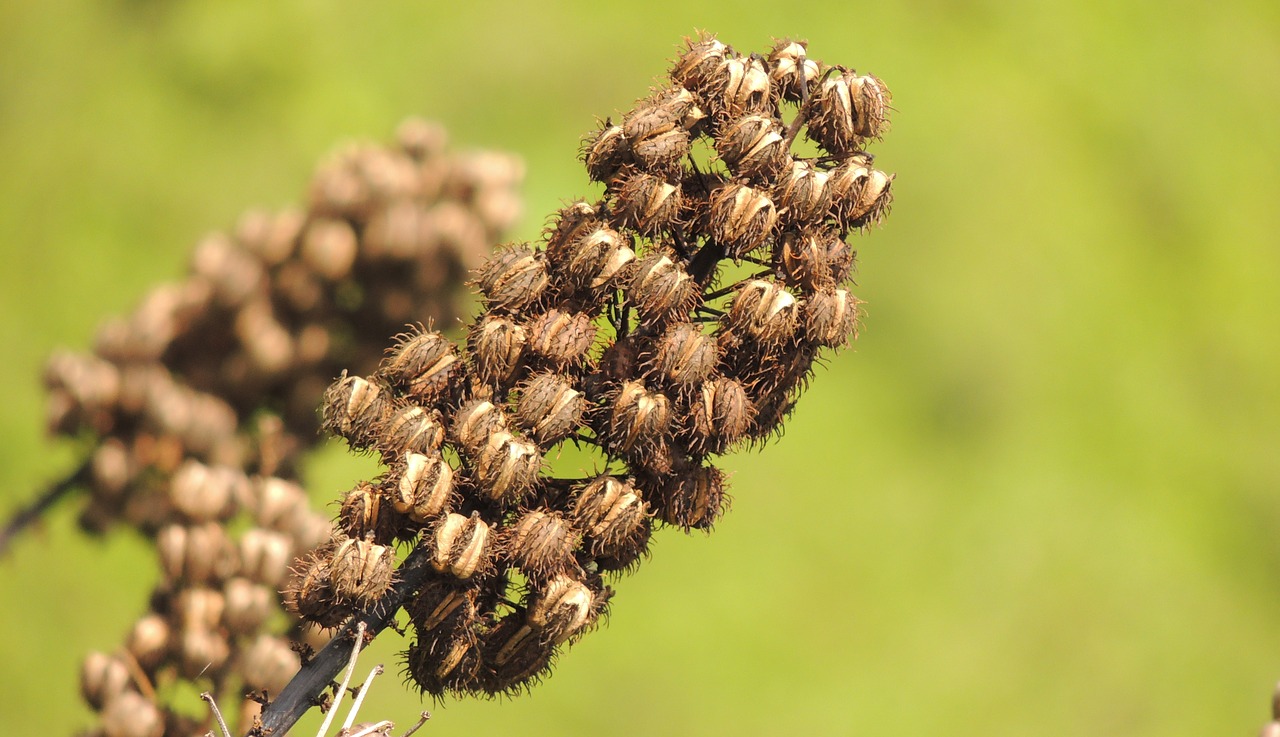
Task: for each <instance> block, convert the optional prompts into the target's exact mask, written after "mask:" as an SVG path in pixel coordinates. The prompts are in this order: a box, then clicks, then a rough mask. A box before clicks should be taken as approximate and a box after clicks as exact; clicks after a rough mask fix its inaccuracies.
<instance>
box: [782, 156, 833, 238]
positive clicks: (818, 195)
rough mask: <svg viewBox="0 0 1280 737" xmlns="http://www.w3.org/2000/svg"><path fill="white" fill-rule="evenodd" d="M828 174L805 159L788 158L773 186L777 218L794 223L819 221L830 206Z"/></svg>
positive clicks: (804, 223)
mask: <svg viewBox="0 0 1280 737" xmlns="http://www.w3.org/2000/svg"><path fill="white" fill-rule="evenodd" d="M830 178H831V175H830V174H828V173H827V172H825V171H822V170H821V169H815V168H814V167H813V164H810V163H809V162H807V161H792V162H791V163H790V164H789V165H788V167H787V169H786V170H785V171H784V172H783V173H782V176H781V177H780V178H779V179H778V184H777V186H776V187H775V188H774V190H773V198H774V201H776V202H777V203H778V215H779V218H780V219H782V220H784V221H786V222H789V223H793V224H796V225H806V224H810V223H816V222H818V221H821V220H822V219H823V218H825V217H826V216H827V213H828V212H829V211H830V210H831V192H830V191H829V189H828V186H827V183H828V181H829V180H830Z"/></svg>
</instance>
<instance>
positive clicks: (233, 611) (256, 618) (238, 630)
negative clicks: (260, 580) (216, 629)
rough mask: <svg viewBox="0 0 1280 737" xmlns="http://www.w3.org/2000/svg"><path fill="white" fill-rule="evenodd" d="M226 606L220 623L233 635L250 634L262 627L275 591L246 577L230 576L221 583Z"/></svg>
mask: <svg viewBox="0 0 1280 737" xmlns="http://www.w3.org/2000/svg"><path fill="white" fill-rule="evenodd" d="M222 595H223V598H224V599H225V601H226V608H225V609H224V610H223V612H222V624H223V625H224V626H225V627H226V628H227V631H228V632H230V633H231V634H233V635H241V636H243V635H251V634H253V633H255V632H257V631H258V629H259V628H260V627H262V624H263V622H265V621H267V617H268V616H270V614H271V611H272V609H273V602H274V600H275V592H273V591H272V590H271V589H269V588H267V587H266V586H263V585H261V584H257V583H254V582H253V581H250V580H249V579H247V578H241V577H236V578H231V579H228V580H227V582H226V583H225V584H223V585H222Z"/></svg>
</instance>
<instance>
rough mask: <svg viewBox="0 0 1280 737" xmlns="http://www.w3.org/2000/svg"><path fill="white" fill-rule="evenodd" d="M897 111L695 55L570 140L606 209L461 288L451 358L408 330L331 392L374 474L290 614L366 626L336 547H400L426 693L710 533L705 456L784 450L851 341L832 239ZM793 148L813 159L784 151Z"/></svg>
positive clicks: (855, 218)
mask: <svg viewBox="0 0 1280 737" xmlns="http://www.w3.org/2000/svg"><path fill="white" fill-rule="evenodd" d="M889 102H890V97H889V91H888V88H887V87H886V86H885V85H884V83H883V82H881V81H880V80H879V79H878V78H877V77H874V76H870V75H859V74H858V73H856V72H854V71H853V70H851V69H847V68H845V67H839V66H827V65H825V64H823V63H821V62H819V61H817V60H814V59H811V58H809V56H808V51H807V49H806V47H805V44H803V43H799V42H791V41H783V42H779V43H777V44H776V45H775V46H774V47H773V48H772V49H770V50H769V51H768V52H767V53H765V54H763V55H761V54H752V55H743V54H740V53H738V52H736V51H735V50H734V49H732V48H731V47H729V46H727V45H725V44H723V43H721V42H720V41H718V40H717V39H715V38H714V37H702V38H699V39H696V40H694V41H691V42H690V43H689V44H688V45H687V47H686V48H685V49H684V50H683V51H682V53H681V54H680V56H679V58H677V59H676V61H675V63H674V65H673V66H672V68H671V70H670V74H669V76H668V79H666V80H665V81H664V82H663V84H662V85H661V86H660V87H659V88H658V89H657V90H655V91H654V92H653V93H652V94H650V95H649V96H648V97H646V98H645V99H643V100H640V101H639V102H638V103H637V104H636V106H635V108H634V109H633V110H631V111H630V112H628V113H626V114H625V115H623V116H622V118H621V120H620V122H618V123H613V122H611V121H606V122H605V123H604V124H603V125H602V126H601V127H600V128H599V130H598V131H596V132H595V133H593V134H591V135H589V136H588V137H587V138H586V140H585V141H584V144H583V148H582V160H583V162H584V163H585V165H586V168H587V173H588V175H589V177H590V178H591V179H592V180H593V181H596V182H600V183H603V184H604V186H605V193H604V196H603V197H602V198H601V199H600V200H598V201H596V202H582V201H579V202H574V203H573V204H570V205H568V206H566V207H564V208H563V209H561V210H560V211H559V212H557V213H555V214H554V215H553V216H552V218H551V219H550V224H549V226H548V227H547V229H546V231H545V232H544V234H543V237H542V238H541V240H540V241H538V242H536V243H518V244H513V245H510V246H508V247H506V248H505V249H503V250H501V251H500V252H499V253H497V254H496V255H494V256H493V257H492V258H490V259H489V260H488V261H487V262H486V263H485V264H483V265H482V266H481V267H480V268H479V269H478V270H477V272H476V276H475V279H474V281H473V285H474V286H475V288H476V289H477V291H478V292H479V294H480V297H481V300H482V301H481V308H482V309H481V312H480V314H478V315H477V316H476V317H475V318H474V320H473V321H472V323H471V325H470V327H469V328H468V331H467V336H466V341H465V344H463V345H455V344H454V343H452V342H451V341H449V340H448V339H447V338H446V337H445V336H443V335H441V334H440V333H438V332H435V331H432V330H430V329H428V328H423V327H419V328H417V329H414V330H412V331H411V332H409V333H407V334H405V335H402V336H400V337H399V338H398V339H397V342H396V343H395V345H394V346H393V347H392V348H391V349H390V350H389V351H388V353H387V355H386V357H385V358H384V359H383V361H382V363H381V364H380V366H379V367H378V368H377V369H376V370H373V371H371V372H368V373H366V374H363V375H359V374H355V373H352V374H349V375H344V376H343V377H341V378H340V379H339V380H338V381H337V382H335V383H334V384H333V385H332V386H331V387H330V389H329V391H328V393H327V394H326V399H325V402H324V426H325V428H326V429H328V430H329V431H330V432H332V433H333V434H335V435H338V436H341V437H343V438H345V439H346V440H347V442H348V443H349V444H350V445H351V447H352V448H353V449H357V450H360V451H373V452H375V453H377V454H378V455H379V456H380V457H381V459H382V461H383V463H384V465H385V466H386V469H387V470H386V472H385V474H384V475H383V476H382V477H381V478H380V479H377V480H375V481H372V482H367V483H362V484H361V485H359V486H358V487H357V488H356V489H354V490H352V491H351V492H350V493H349V494H348V496H347V499H346V501H344V502H343V514H342V515H340V518H339V525H338V529H337V530H336V532H335V536H334V539H333V542H331V543H330V545H329V546H326V547H325V548H322V549H321V550H320V551H319V552H318V553H317V554H316V556H315V557H314V558H313V559H312V560H311V561H310V562H309V564H308V565H307V566H306V568H305V570H303V571H302V572H301V574H300V575H299V576H298V577H297V578H296V579H295V583H294V585H293V588H292V589H291V591H292V592H293V595H294V598H295V599H297V600H298V601H299V605H298V606H297V607H296V609H297V611H298V612H299V613H300V614H301V615H302V616H304V617H308V618H311V619H312V620H314V621H317V622H319V623H321V624H325V625H331V624H333V623H334V622H335V621H336V620H337V619H338V616H339V615H337V614H335V612H346V611H351V612H356V613H358V612H360V611H361V610H362V607H363V606H365V605H366V603H367V599H368V597H367V596H362V595H361V594H362V592H361V591H360V587H359V586H356V587H354V588H353V587H350V586H347V587H346V591H345V593H344V590H343V584H342V583H341V582H342V577H343V576H348V575H349V573H345V572H344V571H345V570H346V568H349V567H351V566H352V564H350V563H345V562H343V558H342V557H341V555H340V551H341V550H342V549H343V547H342V546H347V548H346V549H348V550H349V549H350V546H352V545H355V544H357V543H359V542H361V541H363V543H364V544H365V545H366V546H367V547H368V548H369V549H370V550H377V549H381V548H382V547H384V546H390V545H393V544H394V543H395V541H405V540H410V541H415V545H416V547H415V550H414V552H413V553H412V554H411V556H410V557H414V556H423V557H425V559H427V560H429V566H425V567H422V568H421V570H424V571H426V572H425V573H424V574H421V575H419V574H418V573H415V574H414V578H413V579H412V584H413V585H412V586H407V587H406V586H404V585H402V586H401V587H400V588H398V589H397V592H396V597H397V598H395V599H394V602H396V603H397V605H398V604H399V603H403V605H404V608H405V609H406V610H407V612H408V616H409V620H410V622H411V625H412V629H413V641H412V644H411V645H410V647H409V650H408V653H407V655H406V669H407V673H408V676H409V678H410V679H411V680H412V681H413V682H414V683H415V684H416V685H417V686H418V687H419V688H420V689H421V690H422V691H424V692H426V693H430V694H432V695H434V696H440V695H443V694H456V695H465V694H476V693H478V694H497V693H510V692H514V691H518V690H520V689H523V688H526V687H527V686H529V685H530V684H532V683H534V682H536V680H537V679H539V678H540V677H543V676H545V675H547V674H548V673H549V671H550V669H551V667H552V663H553V661H554V659H555V657H556V656H557V654H558V653H559V652H560V651H561V650H563V649H564V647H565V646H567V645H568V644H570V643H572V642H573V641H574V640H576V639H577V638H579V637H581V636H582V635H583V634H584V633H586V632H588V631H589V630H590V629H591V628H592V626H593V625H595V624H596V623H597V622H598V621H599V619H600V618H601V616H602V615H603V614H604V611H605V608H606V604H607V603H608V602H609V600H610V597H611V596H612V589H611V588H610V586H609V585H608V584H607V579H608V577H610V576H611V575H613V574H616V573H618V572H623V571H628V570H630V569H632V568H634V567H635V566H636V565H637V564H638V563H639V562H640V561H641V560H642V558H643V557H644V556H645V555H646V553H647V550H648V545H649V540H650V535H651V532H652V530H653V528H654V526H655V525H665V526H669V527H676V528H679V529H682V530H685V531H689V530H693V529H699V530H709V529H710V528H711V527H712V526H713V525H714V524H715V522H716V521H717V520H718V519H719V518H720V517H721V515H722V514H723V513H724V511H725V509H726V506H727V503H728V494H727V480H726V474H725V473H724V472H723V471H721V470H720V469H719V468H717V466H716V465H715V462H714V458H715V456H717V455H720V454H724V453H727V452H731V451H734V450H736V449H739V448H742V447H744V446H747V445H752V444H759V443H762V442H763V441H764V440H766V439H768V438H769V437H770V436H772V435H774V434H775V433H778V432H780V431H781V428H782V424H783V422H784V421H785V419H786V417H787V415H788V414H789V412H790V411H791V409H792V408H793V407H794V405H795V402H796V400H797V398H798V396H799V395H800V393H801V392H802V391H803V389H804V387H805V386H806V384H807V382H808V380H809V377H810V375H811V372H812V367H813V363H814V361H815V359H817V358H818V357H819V356H820V355H822V353H823V352H824V351H829V350H834V349H839V348H840V347H842V346H844V345H845V344H847V343H848V342H849V341H851V340H853V338H854V337H855V335H856V328H857V325H858V314H859V310H858V305H859V302H858V300H857V298H855V297H854V296H853V295H852V294H851V293H850V292H849V291H848V288H847V285H848V283H849V277H850V273H851V271H852V268H853V263H854V250H853V248H852V247H851V246H850V244H849V242H848V239H849V238H850V236H851V235H853V234H856V233H858V232H860V231H862V230H865V229H866V228H867V227H868V226H870V225H872V224H875V223H878V222H880V221H881V219H882V218H883V217H884V216H885V215H887V214H888V211H889V205H890V201H891V186H892V183H893V176H892V175H889V174H886V173H884V172H882V171H880V170H878V169H876V168H875V167H874V165H873V164H874V162H873V159H872V157H871V155H870V154H868V153H867V152H866V151H865V150H864V148H865V146H866V145H867V144H868V143H870V142H871V141H874V140H876V139H878V138H880V136H881V135H882V134H883V133H884V132H885V130H886V116H887V113H888V111H889ZM801 131H803V132H804V135H805V136H806V137H807V138H808V139H810V140H811V141H812V142H813V143H814V144H816V146H817V148H818V149H819V153H818V155H816V156H812V157H802V156H798V155H796V154H794V153H792V150H791V149H792V144H793V143H794V141H795V140H796V138H797V137H798V136H799V135H800V133H801ZM729 274H736V276H729ZM565 443H574V444H577V445H579V446H587V447H593V448H595V449H596V450H597V451H598V455H599V457H600V458H601V467H600V468H599V469H597V472H596V473H595V474H594V475H592V476H591V477H589V478H563V477H560V476H557V475H556V473H555V472H554V471H553V470H552V467H551V464H550V462H549V460H548V459H549V458H554V457H555V455H556V453H557V449H558V448H559V447H560V446H562V445H563V444H565ZM348 506H350V508H351V511H350V512H348ZM370 510H374V511H370ZM379 565H380V564H379ZM408 565H409V563H408V562H406V563H405V566H406V567H408ZM360 566H363V567H362V568H361V570H368V568H369V566H370V564H369V562H368V558H367V557H362V558H360ZM382 575H383V574H381V573H379V574H378V576H379V577H378V578H377V581H378V584H379V586H381V585H382V583H383V581H384V578H383V577H382ZM407 583H410V579H409V577H408V576H407V575H406V576H405V577H404V578H403V579H402V584H407Z"/></svg>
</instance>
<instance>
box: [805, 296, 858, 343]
mask: <svg viewBox="0 0 1280 737" xmlns="http://www.w3.org/2000/svg"><path fill="white" fill-rule="evenodd" d="M859 304H861V302H859V300H858V298H857V297H855V296H853V295H852V294H849V290H847V289H824V290H822V291H818V292H815V293H813V294H811V295H809V297H808V299H806V300H805V303H804V335H805V338H807V339H808V340H811V341H813V342H814V343H816V344H818V345H821V346H827V347H829V348H839V347H840V346H842V345H844V344H846V343H848V342H849V341H850V340H853V339H854V338H855V337H856V335H857V328H858V305H859Z"/></svg>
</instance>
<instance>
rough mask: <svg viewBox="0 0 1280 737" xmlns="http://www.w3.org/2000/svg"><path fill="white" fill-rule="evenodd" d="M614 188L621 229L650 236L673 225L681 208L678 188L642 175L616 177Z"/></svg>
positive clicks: (642, 173)
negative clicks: (632, 229) (629, 229)
mask: <svg viewBox="0 0 1280 737" xmlns="http://www.w3.org/2000/svg"><path fill="white" fill-rule="evenodd" d="M614 185H615V186H616V190H615V192H616V197H617V212H618V217H619V219H620V221H621V223H622V226H623V227H627V228H635V229H636V230H637V231H638V232H639V233H640V234H641V235H654V234H655V233H658V232H661V231H664V230H669V229H671V228H672V227H674V226H675V225H676V222H677V220H678V219H679V217H680V209H681V208H682V207H683V206H684V196H683V195H682V194H681V191H680V187H678V186H676V185H674V184H671V183H669V182H667V181H665V180H663V179H661V178H659V177H656V176H654V175H652V174H646V173H644V172H631V173H629V174H620V175H619V176H618V177H617V179H615V180H614Z"/></svg>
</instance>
